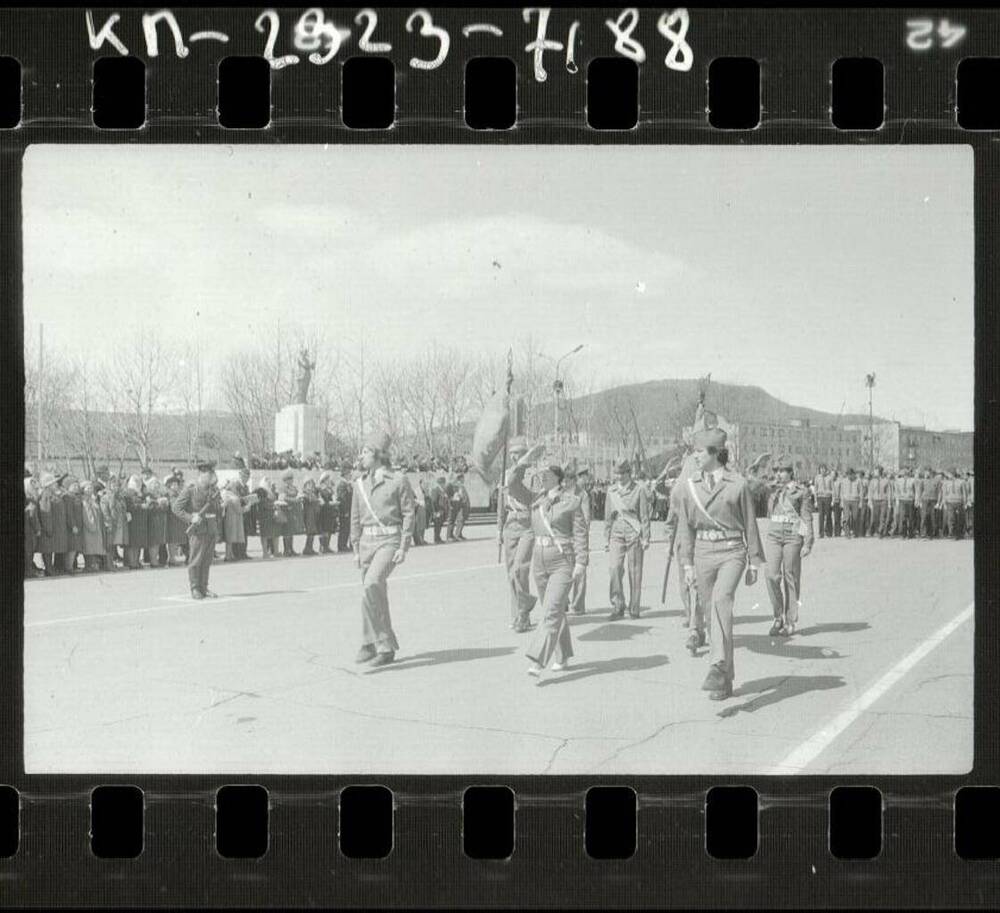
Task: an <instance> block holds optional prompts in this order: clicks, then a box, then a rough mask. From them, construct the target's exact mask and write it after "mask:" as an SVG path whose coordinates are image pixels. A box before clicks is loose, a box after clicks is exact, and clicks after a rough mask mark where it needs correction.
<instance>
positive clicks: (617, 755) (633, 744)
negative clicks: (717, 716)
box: [597, 720, 712, 767]
mask: <svg viewBox="0 0 1000 913" xmlns="http://www.w3.org/2000/svg"><path fill="white" fill-rule="evenodd" d="M711 722H712V721H711V720H671V721H670V722H669V723H664V724H663V725H662V726H658V727H657V728H656V729H654V730H653V732H651V733H650V734H649V735H647V736H643V737H642V738H641V739H636V740H635V741H633V742H629V744H628V745H623V746H622V747H621V748H618V749H616V750H615V751H613V752H612V753H611V754H609V755H608V756H607V757H606V758H603V759H602V760H601V761H599V762H598V764H597V766H598V767H603V766H604V765H605V764H609V763H610V762H611V761H614V760H616V759H618V758H620V757H621V756H622V755H623V754H624V753H625V752H626V751H631V750H632V749H633V748H638V747H639V746H640V745H645V744H646V742H651V741H652V740H653V739H655V738H657V737H658V736H659V735H661V734H662V733H664V732H666V731H667V730H668V729H671V728H673V727H674V726H683V725H686V724H689V723H702V724H709V723H711Z"/></svg>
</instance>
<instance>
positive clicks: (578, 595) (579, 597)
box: [569, 466, 594, 615]
mask: <svg viewBox="0 0 1000 913" xmlns="http://www.w3.org/2000/svg"><path fill="white" fill-rule="evenodd" d="M591 484H592V483H591V481H590V469H589V468H588V467H586V466H584V467H582V468H581V469H579V470H578V471H577V474H576V493H577V494H578V495H579V496H580V505H581V507H582V508H583V518H584V520H586V521H587V542H588V547H589V543H590V524H591V521H592V520H593V517H594V511H593V508H592V506H591V503H590V485H591ZM569 609H570V611H571V612H572V613H573V614H574V615H585V614H586V613H587V575H586V574H584V575H583V576H582V577H574V578H573V585H572V586H571V587H570V590H569Z"/></svg>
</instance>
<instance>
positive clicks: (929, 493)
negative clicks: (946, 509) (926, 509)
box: [913, 479, 941, 504]
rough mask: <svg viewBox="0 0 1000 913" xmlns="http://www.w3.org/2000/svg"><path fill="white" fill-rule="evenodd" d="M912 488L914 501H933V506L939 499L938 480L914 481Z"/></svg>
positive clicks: (939, 483) (939, 488) (939, 484)
mask: <svg viewBox="0 0 1000 913" xmlns="http://www.w3.org/2000/svg"><path fill="white" fill-rule="evenodd" d="M915 482H916V484H915V485H914V486H913V492H914V494H913V496H914V500H917V501H933V502H934V503H935V504H937V502H938V501H939V500H940V499H941V480H940V479H916V480H915Z"/></svg>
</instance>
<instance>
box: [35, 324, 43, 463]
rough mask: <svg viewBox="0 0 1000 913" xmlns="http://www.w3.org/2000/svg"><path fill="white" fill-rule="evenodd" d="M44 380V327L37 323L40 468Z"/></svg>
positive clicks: (36, 415) (36, 399)
mask: <svg viewBox="0 0 1000 913" xmlns="http://www.w3.org/2000/svg"><path fill="white" fill-rule="evenodd" d="M44 382H45V327H44V326H43V325H42V324H38V380H37V381H36V382H35V418H36V419H37V421H38V446H37V450H38V466H37V467H36V469H37V470H41V468H42V384H43V383H44Z"/></svg>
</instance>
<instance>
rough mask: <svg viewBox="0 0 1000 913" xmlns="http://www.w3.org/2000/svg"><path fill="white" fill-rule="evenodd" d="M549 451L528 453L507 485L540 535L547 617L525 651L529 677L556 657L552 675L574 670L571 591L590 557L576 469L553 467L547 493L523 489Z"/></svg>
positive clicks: (538, 581)
mask: <svg viewBox="0 0 1000 913" xmlns="http://www.w3.org/2000/svg"><path fill="white" fill-rule="evenodd" d="M544 450H545V445H544V444H538V445H536V446H535V447H532V448H531V450H529V451H528V452H527V453H525V454H524V456H522V457H521V459H519V460H518V461H517V462H516V463H515V464H514V468H513V469H512V470H511V474H510V478H509V481H508V488H509V491H510V494H511V496H512V497H513V498H514V499H515V500H516V501H518V502H520V503H521V504H527V505H529V507H530V508H531V525H532V529H533V530H534V533H535V546H534V551H533V555H532V572H533V575H534V578H535V587H536V589H537V590H538V599H539V601H540V602H541V604H542V609H543V613H544V614H543V617H542V621H541V623H540V624H539V625H538V629H537V630H536V631H535V635H534V637H533V638H532V640H531V643H530V645H529V646H528V649H527V651H526V652H527V656H528V659H530V660H531V665H529V666H528V674H529V675H533V676H536V677H537V676H540V675H541V674H542V671H543V670H544V669H545V667H546V666H547V665H548V664H549V662H550V660H551V659H552V657H553V656H554V657H555V659H556V661H555V663H554V664H553V666H552V668H553V670H555V671H557V672H558V671H561V670H563V669H565V668H566V667H567V666H568V665H569V659H570V657H571V656H572V655H573V642H572V639H571V638H570V633H569V622H568V620H567V618H566V609H567V605H568V602H569V590H570V587H571V586H572V585H573V580H574V579H577V578H580V577H582V576H584V575H585V574H586V573H587V562H588V560H589V558H590V549H589V543H588V542H587V521H586V520H585V519H584V516H583V504H582V501H581V499H580V496H579V495H578V494H577V493H576V480H575V478H574V476H573V475H572V473H573V465H572V464H571V463H570V464H565V465H562V466H558V465H553V466H549V467H548V469H547V470H546V471H545V473H544V474H543V479H544V480H545V483H544V487H545V490H544V491H541V492H534V491H532V490H531V489H530V488H528V487H527V486H526V485H525V484H524V481H523V479H524V473H525V471H526V470H527V468H528V466H529V465H530V464H531V463H532V462H533V461H534V460H535V459H536V458H537V457H539V456H541V454H542V453H543V451H544Z"/></svg>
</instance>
